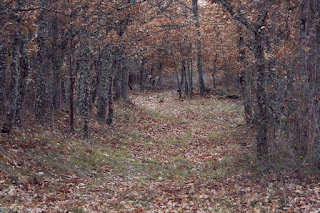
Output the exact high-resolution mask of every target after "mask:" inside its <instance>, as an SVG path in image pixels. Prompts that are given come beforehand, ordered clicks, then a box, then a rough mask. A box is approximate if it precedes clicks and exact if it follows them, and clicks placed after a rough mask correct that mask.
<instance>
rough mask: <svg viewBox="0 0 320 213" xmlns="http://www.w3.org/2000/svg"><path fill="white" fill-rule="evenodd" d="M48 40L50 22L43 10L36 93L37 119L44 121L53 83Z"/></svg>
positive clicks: (43, 2)
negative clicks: (50, 86) (51, 82)
mask: <svg viewBox="0 0 320 213" xmlns="http://www.w3.org/2000/svg"><path fill="white" fill-rule="evenodd" d="M40 4H41V7H46V6H47V5H48V2H47V1H45V0H41V2H40ZM48 38H49V20H48V15H47V12H46V11H44V10H41V12H40V18H39V32H38V38H37V42H38V47H39V50H38V53H37V70H38V72H37V76H36V93H35V116H36V118H37V119H41V120H44V118H45V113H46V112H47V109H48V107H49V104H48V103H49V101H51V99H50V94H49V90H50V88H48V87H49V85H51V84H50V81H51V75H50V69H48V67H50V66H49V61H48V60H47V59H48Z"/></svg>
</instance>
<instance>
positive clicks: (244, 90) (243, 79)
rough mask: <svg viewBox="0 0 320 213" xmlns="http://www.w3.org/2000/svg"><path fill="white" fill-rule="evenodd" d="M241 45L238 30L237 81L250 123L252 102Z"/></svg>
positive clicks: (244, 55) (241, 40) (251, 119)
mask: <svg viewBox="0 0 320 213" xmlns="http://www.w3.org/2000/svg"><path fill="white" fill-rule="evenodd" d="M240 30H241V28H240ZM243 45H244V44H243V37H242V33H241V32H240V36H239V41H238V48H239V55H240V56H239V61H240V62H241V63H242V64H243V68H242V69H241V70H240V74H239V81H240V86H241V96H242V102H243V106H244V113H245V118H246V122H247V124H248V125H250V124H252V122H253V113H252V103H251V99H250V93H249V78H248V70H247V69H248V68H247V67H248V63H247V61H246V52H245V48H244V47H243Z"/></svg>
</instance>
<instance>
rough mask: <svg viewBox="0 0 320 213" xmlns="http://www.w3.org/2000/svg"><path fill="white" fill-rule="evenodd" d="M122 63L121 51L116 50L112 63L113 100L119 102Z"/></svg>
mask: <svg viewBox="0 0 320 213" xmlns="http://www.w3.org/2000/svg"><path fill="white" fill-rule="evenodd" d="M122 61H123V60H122V55H121V50H120V49H119V50H116V52H115V62H114V100H119V99H120V97H121V82H122V70H123V69H122Z"/></svg>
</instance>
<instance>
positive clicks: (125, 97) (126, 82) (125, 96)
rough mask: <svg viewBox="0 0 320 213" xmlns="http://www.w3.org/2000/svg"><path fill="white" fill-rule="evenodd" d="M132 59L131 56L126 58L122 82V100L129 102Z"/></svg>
mask: <svg viewBox="0 0 320 213" xmlns="http://www.w3.org/2000/svg"><path fill="white" fill-rule="evenodd" d="M129 69H130V58H129V56H127V57H125V58H124V66H123V69H122V81H121V98H122V99H123V100H128V90H129V88H128V87H129V72H130V70H129Z"/></svg>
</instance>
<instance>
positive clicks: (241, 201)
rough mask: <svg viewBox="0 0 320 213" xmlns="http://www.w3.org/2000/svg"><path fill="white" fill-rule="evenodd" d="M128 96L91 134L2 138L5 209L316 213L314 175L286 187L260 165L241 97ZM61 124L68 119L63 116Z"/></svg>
mask: <svg viewBox="0 0 320 213" xmlns="http://www.w3.org/2000/svg"><path fill="white" fill-rule="evenodd" d="M130 98H131V100H132V102H133V104H128V103H123V102H119V103H116V104H115V108H116V109H115V112H116V114H115V123H114V126H113V127H110V126H107V125H105V124H103V123H99V122H97V121H95V120H92V121H91V126H90V129H91V138H90V140H89V141H83V140H81V139H78V138H77V137H58V136H57V135H54V136H48V135H46V134H38V133H37V134H34V133H33V131H30V130H28V132H27V131H25V130H21V131H19V133H16V135H14V136H13V139H12V140H11V142H8V141H4V142H5V143H2V144H1V146H0V158H1V160H2V163H1V165H0V166H1V167H3V168H6V170H2V171H0V200H1V202H0V212H5V211H7V210H8V211H18V212H19V211H20V212H108V213H109V212H130V213H131V212H150V213H151V212H279V211H280V212H281V211H289V212H312V211H314V212H315V210H317V208H318V207H319V206H320V196H319V195H320V185H319V184H318V183H317V182H315V181H314V182H310V183H308V184H307V183H306V182H303V181H300V180H297V179H295V178H294V177H290V176H285V179H286V185H284V184H283V181H282V179H281V178H279V177H280V176H279V174H277V173H274V172H273V173H272V172H266V171H265V170H263V169H261V168H260V166H259V165H258V164H257V161H256V156H255V149H254V140H253V132H252V131H251V130H250V129H247V127H246V125H245V123H244V122H245V121H244V119H243V110H242V105H241V103H240V102H239V101H235V100H227V99H224V100H220V99H218V98H217V97H215V96H212V97H206V98H200V97H194V98H193V99H192V100H188V99H187V100H184V101H181V100H178V97H177V95H176V94H175V93H174V92H161V93H145V94H135V95H131V97H130ZM58 125H60V126H62V125H66V126H67V125H68V123H67V119H66V118H65V116H62V117H61V118H60V120H58V121H57V125H56V126H58ZM80 127H81V126H80ZM80 127H79V128H78V129H79V131H81V128H80ZM7 171H8V172H7ZM12 174H14V176H13V175H12Z"/></svg>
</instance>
